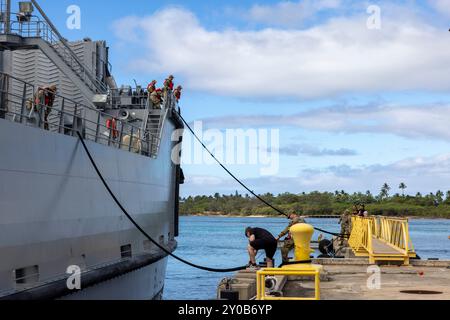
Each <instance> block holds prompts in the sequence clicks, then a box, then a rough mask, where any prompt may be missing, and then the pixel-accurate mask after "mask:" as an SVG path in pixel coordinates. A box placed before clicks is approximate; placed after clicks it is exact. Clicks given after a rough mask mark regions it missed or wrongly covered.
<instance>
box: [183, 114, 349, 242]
mask: <svg viewBox="0 0 450 320" xmlns="http://www.w3.org/2000/svg"><path fill="white" fill-rule="evenodd" d="M178 115H179V116H180V118H181V120H182V121H183V122H184V124H185V125H186V127H187V128H188V129H189V131H190V132H191V134H192V135H193V136H194V137H195V139H197V141H198V142H199V143H200V144H201V145H202V147H203V148H204V149H205V150H206V152H208V153H209V155H210V156H211V157H212V158H213V159H214V160H215V161H216V162H217V163H218V164H219V165H220V166H221V167H222V168H223V169H224V170H225V171H226V172H227V173H228V174H229V175H230V176H231V177H232V178H233V179H234V180H236V182H237V183H239V184H240V185H241V186H242V187H243V188H244V189H245V190H247V191H248V192H250V193H251V194H252V195H253V196H254V197H255V198H256V199H258V200H259V201H261V202H262V203H264V204H265V205H266V206H268V207H269V208H271V209H273V210H275V211H276V212H278V213H279V214H281V215H283V216H286V217H288V214H287V213H285V212H284V211H282V210H281V209H280V208H277V207H275V206H274V205H272V204H271V203H269V202H268V201H266V200H264V199H263V198H262V197H261V196H259V195H257V194H256V193H255V192H254V191H253V190H251V189H250V188H249V187H248V186H247V185H246V184H245V183H244V182H242V181H241V180H240V179H239V178H237V177H236V176H235V175H234V174H233V173H232V172H231V171H230V170H229V169H228V168H227V167H225V165H224V164H223V163H221V162H220V161H219V160H218V159H217V158H216V156H215V155H214V154H213V153H212V152H211V151H210V150H209V149H208V147H207V146H206V145H205V144H204V143H203V141H202V140H201V139H200V138H199V137H198V136H197V134H196V133H195V131H194V130H193V129H192V128H191V126H190V125H189V123H187V121H186V120H184V118H183V116H182V115H181V114H180V113H178ZM314 230H316V231H319V232H322V233H325V234H329V235H332V236H335V237H338V238H344V239H346V238H348V235H345V234H339V233H335V232H329V231H326V230H323V229H320V228H315V227H314Z"/></svg>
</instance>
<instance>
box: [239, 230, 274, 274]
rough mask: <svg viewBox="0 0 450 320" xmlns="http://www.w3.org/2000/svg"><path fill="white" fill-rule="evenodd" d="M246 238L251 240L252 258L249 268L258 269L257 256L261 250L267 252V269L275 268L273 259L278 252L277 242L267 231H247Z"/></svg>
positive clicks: (249, 252) (250, 253)
mask: <svg viewBox="0 0 450 320" xmlns="http://www.w3.org/2000/svg"><path fill="white" fill-rule="evenodd" d="M245 236H246V237H247V238H248V240H249V245H248V255H249V256H250V262H249V264H248V266H247V268H248V269H257V268H258V265H257V264H256V255H257V254H258V251H259V250H265V251H266V262H267V268H273V257H274V256H275V252H277V245H278V243H277V240H276V239H275V238H274V236H273V235H272V234H271V233H270V232H269V231H267V230H265V229H261V228H251V227H248V228H247V229H245Z"/></svg>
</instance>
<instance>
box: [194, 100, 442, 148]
mask: <svg viewBox="0 0 450 320" xmlns="http://www.w3.org/2000/svg"><path fill="white" fill-rule="evenodd" d="M203 123H204V126H205V127H210V126H216V127H217V126H221V127H230V128H231V127H258V126H264V127H271V126H276V127H286V126H287V127H295V128H302V129H308V130H318V131H325V132H339V133H349V134H354V133H373V134H394V135H398V136H401V137H406V138H414V139H415V138H425V139H436V140H445V141H450V127H449V123H450V105H424V106H413V107H404V106H391V105H385V106H366V107H335V108H321V109H316V110H313V111H306V112H302V113H297V114H289V115H279V116H277V115H270V116H261V115H248V116H245V115H241V116H239V117H235V116H230V117H217V118H209V119H204V121H203Z"/></svg>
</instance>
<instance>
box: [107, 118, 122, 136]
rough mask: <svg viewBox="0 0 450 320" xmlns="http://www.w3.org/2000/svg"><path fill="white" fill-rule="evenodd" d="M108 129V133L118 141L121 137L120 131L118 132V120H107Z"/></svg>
mask: <svg viewBox="0 0 450 320" xmlns="http://www.w3.org/2000/svg"><path fill="white" fill-rule="evenodd" d="M106 128H107V129H108V132H110V134H111V136H112V138H113V139H117V137H118V136H119V130H117V121H116V119H114V118H112V119H108V120H106Z"/></svg>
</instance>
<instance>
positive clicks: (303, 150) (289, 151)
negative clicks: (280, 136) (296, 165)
mask: <svg viewBox="0 0 450 320" xmlns="http://www.w3.org/2000/svg"><path fill="white" fill-rule="evenodd" d="M278 151H279V152H280V154H284V155H288V156H298V155H302V154H303V155H307V156H311V157H348V156H356V155H357V154H358V153H357V152H356V151H355V150H351V149H347V148H340V149H327V148H325V149H321V148H319V147H317V146H313V145H309V144H290V145H287V146H284V147H281V148H280V149H279V150H278Z"/></svg>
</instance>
